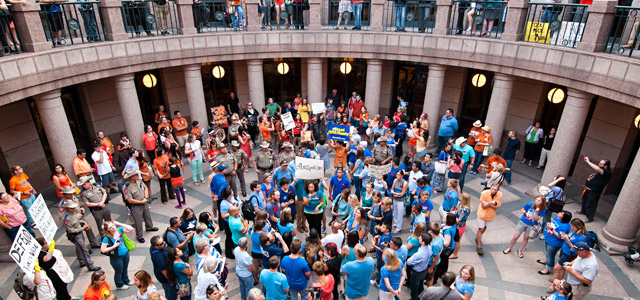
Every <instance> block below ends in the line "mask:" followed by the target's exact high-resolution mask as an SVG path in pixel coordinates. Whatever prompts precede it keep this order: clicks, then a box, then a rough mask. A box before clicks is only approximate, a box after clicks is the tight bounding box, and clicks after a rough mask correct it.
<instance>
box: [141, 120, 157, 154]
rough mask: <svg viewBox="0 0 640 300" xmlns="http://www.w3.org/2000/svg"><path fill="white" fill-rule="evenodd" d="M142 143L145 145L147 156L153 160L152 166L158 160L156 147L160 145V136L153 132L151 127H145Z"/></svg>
mask: <svg viewBox="0 0 640 300" xmlns="http://www.w3.org/2000/svg"><path fill="white" fill-rule="evenodd" d="M142 143H143V144H144V150H145V151H147V156H148V157H149V159H151V164H153V161H154V160H155V159H156V147H157V145H158V135H157V134H156V133H155V132H153V127H151V125H145V126H144V133H143V134H142Z"/></svg>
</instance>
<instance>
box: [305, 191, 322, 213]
mask: <svg viewBox="0 0 640 300" xmlns="http://www.w3.org/2000/svg"><path fill="white" fill-rule="evenodd" d="M307 197H309V204H307V205H305V206H304V212H305V213H308V214H314V213H315V209H316V207H317V206H318V205H320V203H321V202H322V199H323V196H322V194H321V193H320V192H317V193H316V194H315V195H313V196H308V195H307ZM321 212H323V210H322V206H321V207H320V208H319V209H318V213H321Z"/></svg>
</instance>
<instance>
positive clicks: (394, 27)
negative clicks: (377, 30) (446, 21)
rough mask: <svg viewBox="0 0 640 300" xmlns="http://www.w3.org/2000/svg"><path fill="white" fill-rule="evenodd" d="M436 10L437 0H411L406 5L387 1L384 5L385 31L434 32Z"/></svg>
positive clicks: (383, 23)
mask: <svg viewBox="0 0 640 300" xmlns="http://www.w3.org/2000/svg"><path fill="white" fill-rule="evenodd" d="M436 10H437V6H436V0H409V1H407V2H406V3H405V5H404V6H402V5H396V2H395V1H387V2H386V3H385V5H384V13H383V17H384V20H383V22H382V28H383V31H410V32H426V33H433V27H435V24H436Z"/></svg>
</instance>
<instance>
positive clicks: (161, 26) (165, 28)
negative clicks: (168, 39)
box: [122, 0, 180, 38]
mask: <svg viewBox="0 0 640 300" xmlns="http://www.w3.org/2000/svg"><path fill="white" fill-rule="evenodd" d="M122 19H123V21H124V27H125V30H126V32H127V33H128V34H129V35H130V37H131V38H139V37H141V36H144V35H143V33H144V34H145V35H146V36H154V35H167V34H178V33H179V30H178V28H180V24H179V23H178V14H177V10H176V3H175V2H174V1H171V0H152V1H139V0H130V1H129V0H125V1H122Z"/></svg>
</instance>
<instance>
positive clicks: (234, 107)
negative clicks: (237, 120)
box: [227, 96, 240, 115]
mask: <svg viewBox="0 0 640 300" xmlns="http://www.w3.org/2000/svg"><path fill="white" fill-rule="evenodd" d="M227 103H228V104H229V106H230V109H231V113H232V114H233V113H236V114H238V115H239V114H240V106H239V104H240V98H238V96H235V97H234V98H231V97H229V102H227Z"/></svg>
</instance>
